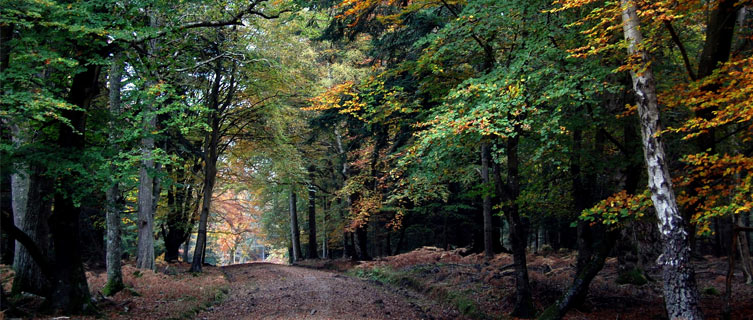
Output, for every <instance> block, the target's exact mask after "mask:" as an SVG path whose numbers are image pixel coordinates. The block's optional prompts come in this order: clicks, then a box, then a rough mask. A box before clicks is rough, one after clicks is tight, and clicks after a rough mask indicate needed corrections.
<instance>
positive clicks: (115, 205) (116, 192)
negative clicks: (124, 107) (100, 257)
mask: <svg viewBox="0 0 753 320" xmlns="http://www.w3.org/2000/svg"><path fill="white" fill-rule="evenodd" d="M122 55H123V54H122V53H116V54H115V56H114V57H113V61H112V65H111V66H110V75H109V81H110V124H109V126H110V136H109V140H110V145H111V146H112V148H113V150H114V151H116V152H117V151H120V146H119V145H118V144H117V143H116V142H115V140H116V133H115V126H116V125H115V123H116V121H117V117H118V116H119V115H120V89H121V81H120V80H121V76H122V72H123V68H124V67H125V65H124V63H123V57H122ZM116 170H117V169H116V167H115V165H114V164H111V165H110V171H111V172H112V174H113V175H114V174H115V171H116ZM114 180H115V181H113V182H111V183H112V185H111V186H110V188H109V189H108V190H107V213H106V221H107V257H106V259H105V261H106V264H107V284H106V285H105V287H104V289H102V293H103V294H104V295H106V296H111V295H113V294H115V293H117V292H118V291H120V290H121V289H123V288H124V285H123V272H122V270H121V268H120V259H121V255H122V252H121V247H120V209H121V207H120V202H121V195H120V188H119V187H118V185H119V181H118V180H117V178H115V179H114Z"/></svg>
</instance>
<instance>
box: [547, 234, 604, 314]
mask: <svg viewBox="0 0 753 320" xmlns="http://www.w3.org/2000/svg"><path fill="white" fill-rule="evenodd" d="M618 232H619V231H609V232H607V233H606V236H605V237H604V238H602V239H601V240H597V241H596V242H597V245H596V246H597V247H598V248H597V250H596V254H595V255H592V256H591V257H590V258H591V259H589V260H588V261H587V262H585V263H584V265H583V266H582V267H581V269H580V271H578V273H576V275H575V278H574V279H573V283H572V284H571V285H570V287H569V288H568V289H567V290H566V291H565V292H564V293H563V294H562V297H560V298H559V299H558V300H557V302H555V303H554V304H552V305H551V306H549V307H548V308H546V310H544V312H542V313H541V315H540V316H539V317H538V319H539V320H551V319H562V318H563V317H564V316H565V314H567V311H568V310H570V309H571V308H572V307H574V306H577V304H578V303H579V300H582V297H583V296H585V295H586V293H588V287H589V285H590V284H591V281H592V280H593V279H594V278H595V277H596V275H597V274H598V273H599V271H601V269H602V268H604V261H606V259H607V257H609V252H610V251H611V250H612V247H614V244H615V242H616V239H617V233H618Z"/></svg>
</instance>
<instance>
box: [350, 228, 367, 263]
mask: <svg viewBox="0 0 753 320" xmlns="http://www.w3.org/2000/svg"><path fill="white" fill-rule="evenodd" d="M367 226H368V222H366V223H363V224H362V225H361V226H359V227H358V228H356V231H355V239H354V241H355V243H354V244H353V247H354V248H355V249H356V257H357V259H358V260H362V261H369V260H371V256H370V255H369V248H368V245H367V241H368V234H367V233H366V232H367V230H366V227H367Z"/></svg>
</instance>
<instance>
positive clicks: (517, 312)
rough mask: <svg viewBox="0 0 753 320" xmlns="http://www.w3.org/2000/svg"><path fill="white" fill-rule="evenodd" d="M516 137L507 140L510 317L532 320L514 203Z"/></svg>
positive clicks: (523, 236)
mask: <svg viewBox="0 0 753 320" xmlns="http://www.w3.org/2000/svg"><path fill="white" fill-rule="evenodd" d="M518 137H519V136H517V135H516V136H514V137H509V138H507V179H508V182H507V186H508V189H509V199H508V201H509V202H510V205H509V207H508V212H507V217H508V218H507V219H508V222H509V223H510V244H511V245H512V254H513V263H514V265H515V267H514V268H515V307H514V309H513V312H512V314H511V315H512V316H513V317H518V318H533V317H534V316H535V315H536V309H535V308H534V306H533V299H532V297H531V285H530V283H529V281H528V266H527V263H526V244H527V240H528V232H527V230H526V229H527V227H526V225H525V223H524V221H523V220H522V218H521V217H520V212H519V211H518V204H517V202H516V200H517V199H518V196H519V195H520V181H519V176H518V175H519V173H518V165H519V160H518V139H519V138H518ZM497 171H498V170H497Z"/></svg>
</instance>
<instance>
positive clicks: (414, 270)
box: [347, 264, 489, 319]
mask: <svg viewBox="0 0 753 320" xmlns="http://www.w3.org/2000/svg"><path fill="white" fill-rule="evenodd" d="M439 267H441V264H422V265H416V266H413V267H410V268H403V269H397V270H396V269H393V268H391V267H389V266H374V267H371V268H355V269H352V270H350V271H348V272H347V274H349V275H351V276H355V277H358V278H360V279H364V280H369V281H376V282H379V283H382V284H385V285H390V286H394V287H402V288H408V289H411V290H413V291H416V292H419V293H421V294H423V295H425V296H427V297H429V298H431V299H434V300H438V301H440V302H442V303H446V304H449V305H451V306H453V307H454V308H455V309H457V310H458V311H459V312H460V313H461V314H463V315H464V316H465V317H469V318H473V319H486V318H489V317H488V316H487V315H486V314H484V313H483V312H481V311H480V309H479V307H478V305H477V304H476V302H475V301H474V300H473V299H472V298H471V297H472V296H473V295H474V292H473V290H472V289H466V290H462V291H457V290H448V289H447V288H446V287H444V286H442V285H441V284H435V283H432V282H431V281H428V280H425V278H426V275H427V274H428V273H433V272H436V271H434V270H436V269H437V268H439Z"/></svg>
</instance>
